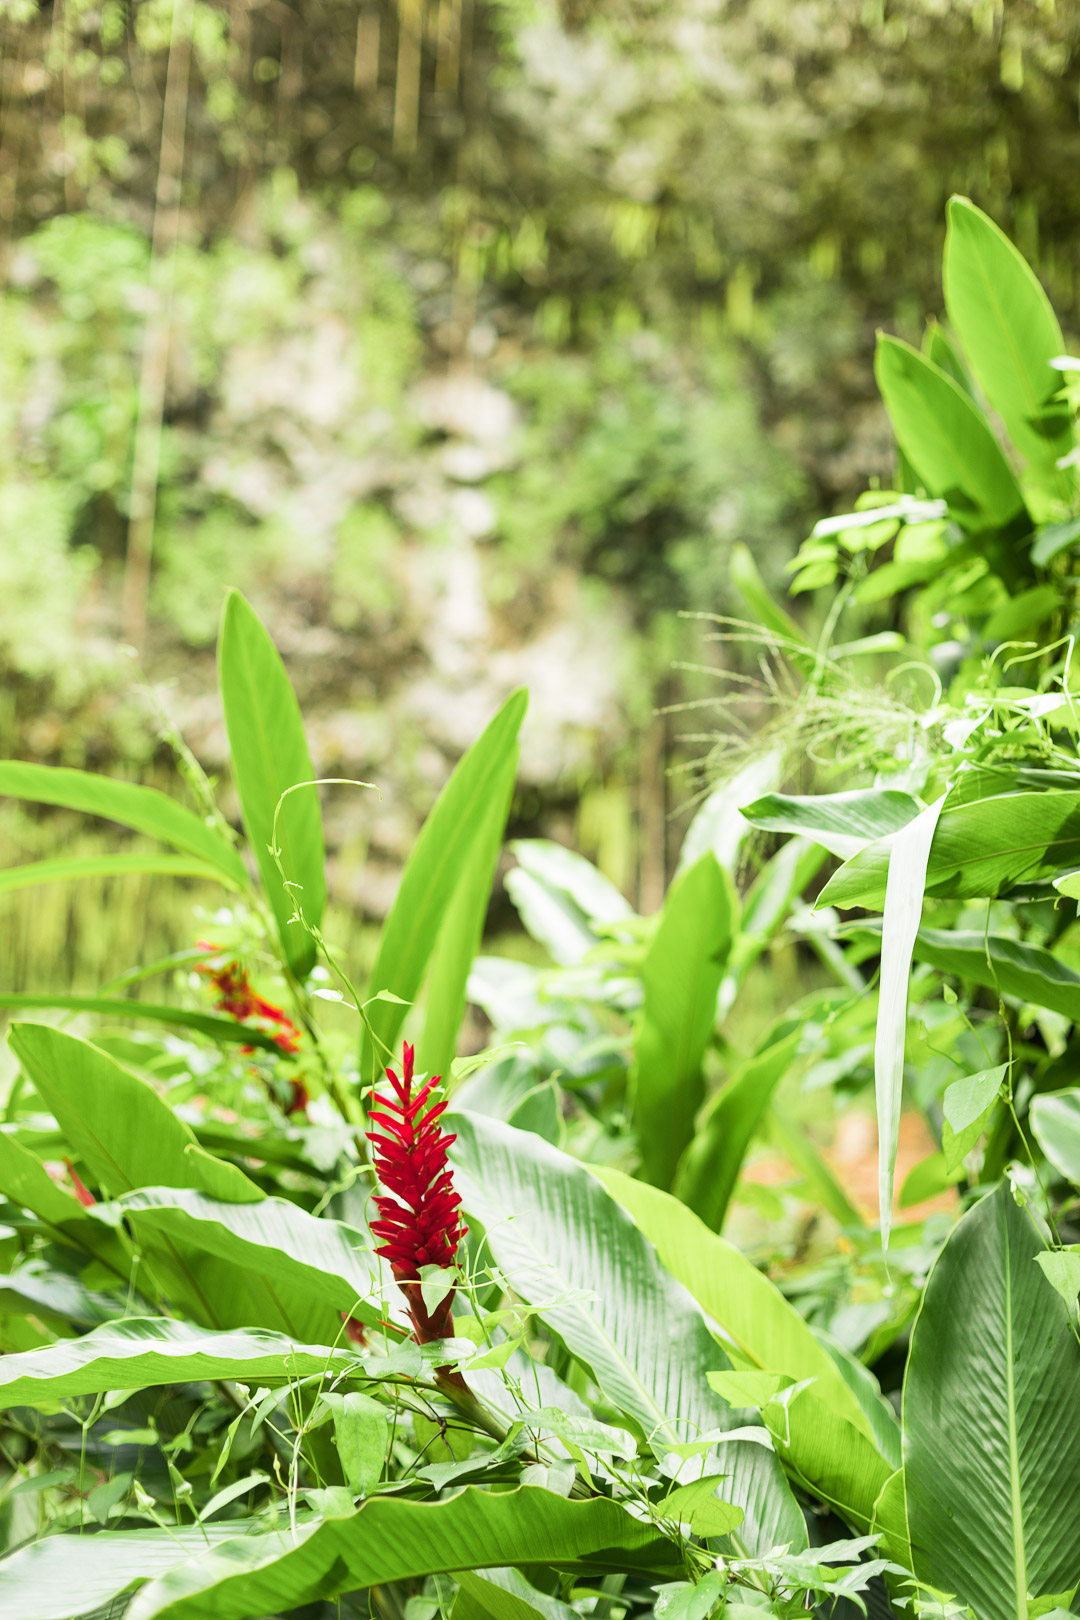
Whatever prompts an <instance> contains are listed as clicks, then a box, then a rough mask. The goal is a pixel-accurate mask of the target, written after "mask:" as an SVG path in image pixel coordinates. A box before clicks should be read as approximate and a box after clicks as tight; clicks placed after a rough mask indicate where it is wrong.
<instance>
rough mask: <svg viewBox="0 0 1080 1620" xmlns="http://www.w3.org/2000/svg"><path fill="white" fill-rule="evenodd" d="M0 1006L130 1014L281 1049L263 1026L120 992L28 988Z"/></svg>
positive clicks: (1, 998) (0, 999)
mask: <svg viewBox="0 0 1080 1620" xmlns="http://www.w3.org/2000/svg"><path fill="white" fill-rule="evenodd" d="M0 1007H3V1008H5V1009H6V1010H8V1011H9V1012H21V1011H27V1012H29V1011H31V1010H33V1009H37V1008H44V1007H56V1008H58V1009H61V1008H62V1009H63V1011H64V1012H88V1013H98V1014H99V1015H100V1016H101V1017H102V1018H108V1019H110V1020H111V1019H114V1018H132V1019H135V1020H136V1022H139V1021H143V1020H144V1021H145V1022H146V1023H148V1024H172V1025H174V1026H175V1027H176V1028H177V1029H191V1030H194V1031H195V1033H196V1034H197V1035H207V1036H209V1037H210V1039H211V1040H215V1041H221V1042H223V1043H224V1044H225V1045H231V1046H236V1045H240V1046H260V1047H262V1049H263V1051H264V1052H280V1050H281V1048H280V1047H279V1046H278V1044H277V1042H276V1041H275V1040H274V1038H273V1036H272V1035H268V1034H267V1033H266V1031H265V1030H263V1029H254V1028H251V1027H250V1026H248V1025H246V1024H238V1023H237V1022H236V1020H235V1019H234V1018H215V1017H214V1015H213V1013H201V1012H191V1011H190V1010H189V1009H188V1008H187V1007H162V1006H158V1005H157V1004H156V1003H155V1002H152V1001H134V1000H127V999H125V998H124V997H121V996H60V995H34V994H33V993H31V992H30V991H14V992H7V993H0Z"/></svg>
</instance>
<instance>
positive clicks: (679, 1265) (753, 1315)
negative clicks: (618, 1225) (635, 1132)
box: [593, 1166, 873, 1439]
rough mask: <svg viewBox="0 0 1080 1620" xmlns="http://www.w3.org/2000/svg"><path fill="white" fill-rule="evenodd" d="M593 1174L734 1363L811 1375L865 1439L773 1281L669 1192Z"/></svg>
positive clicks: (845, 1393) (856, 1412) (601, 1171)
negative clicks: (685, 1292)
mask: <svg viewBox="0 0 1080 1620" xmlns="http://www.w3.org/2000/svg"><path fill="white" fill-rule="evenodd" d="M593 1174H594V1175H596V1176H598V1177H599V1179H600V1180H601V1181H602V1182H603V1183H604V1186H605V1187H606V1188H607V1189H608V1191H609V1192H610V1193H611V1195H612V1197H614V1198H617V1199H618V1201H619V1203H620V1204H621V1205H622V1206H623V1208H624V1209H626V1210H627V1211H628V1212H629V1213H630V1215H631V1216H632V1217H633V1219H634V1222H635V1224H636V1225H637V1226H638V1228H639V1229H640V1230H641V1231H642V1232H643V1233H644V1235H645V1236H646V1237H647V1238H648V1240H649V1242H650V1243H653V1244H655V1246H656V1252H657V1254H658V1255H659V1257H660V1260H661V1262H662V1264H663V1265H664V1266H666V1267H667V1269H668V1271H670V1272H671V1274H672V1276H673V1277H675V1278H677V1280H678V1281H679V1282H681V1283H682V1284H683V1286H684V1287H685V1288H687V1289H689V1291H690V1293H691V1294H692V1295H693V1296H694V1298H695V1299H696V1300H697V1302H698V1304H699V1305H700V1306H701V1308H702V1310H703V1311H704V1312H705V1314H706V1315H707V1316H708V1317H711V1319H712V1320H713V1321H714V1322H715V1323H716V1324H717V1326H718V1327H719V1328H720V1330H721V1333H722V1335H723V1343H724V1345H725V1348H726V1349H727V1350H728V1351H729V1353H730V1355H731V1358H732V1360H733V1362H734V1364H735V1365H736V1366H737V1367H738V1366H746V1367H748V1368H751V1369H757V1370H759V1371H760V1372H764V1373H769V1374H777V1373H779V1374H784V1375H786V1376H787V1377H788V1378H790V1379H792V1380H793V1381H794V1382H795V1383H801V1382H802V1380H803V1379H804V1378H813V1379H814V1380H815V1387H816V1389H817V1391H818V1392H819V1394H820V1395H821V1398H822V1399H823V1400H825V1401H827V1402H828V1404H829V1405H830V1406H831V1407H832V1408H833V1409H834V1410H835V1411H836V1412H838V1413H839V1414H840V1415H841V1416H842V1417H844V1418H845V1419H846V1420H847V1421H848V1422H849V1423H851V1424H852V1425H853V1427H855V1428H856V1429H859V1430H861V1431H862V1432H863V1434H864V1435H865V1436H866V1437H867V1439H872V1438H873V1430H872V1428H871V1425H870V1424H869V1422H868V1421H867V1419H866V1417H865V1415H864V1413H863V1411H862V1408H861V1406H860V1404H859V1402H858V1400H857V1399H856V1397H855V1396H854V1395H853V1394H852V1392H851V1390H850V1389H849V1388H848V1386H847V1384H846V1382H845V1380H844V1379H843V1377H842V1376H841V1374H840V1372H839V1371H838V1370H837V1367H836V1365H835V1363H834V1361H833V1358H832V1357H831V1356H830V1355H829V1352H828V1351H827V1350H826V1349H825V1348H824V1347H823V1346H822V1345H821V1344H819V1342H818V1340H817V1339H816V1338H815V1337H814V1335H813V1333H812V1332H811V1331H810V1329H809V1327H808V1326H807V1325H806V1322H805V1321H804V1320H803V1318H802V1317H801V1316H800V1315H799V1313H798V1311H797V1310H796V1309H795V1307H794V1306H793V1305H789V1304H788V1302H787V1300H786V1299H785V1298H784V1296H783V1294H782V1293H781V1292H780V1290H779V1289H778V1288H777V1287H776V1284H775V1283H773V1282H770V1280H769V1278H768V1277H766V1276H765V1275H764V1273H763V1272H761V1271H759V1270H758V1269H757V1267H756V1266H755V1265H753V1264H752V1263H751V1262H750V1261H749V1260H748V1259H747V1258H746V1256H745V1255H744V1254H743V1253H742V1252H741V1251H740V1250H739V1249H737V1248H736V1247H735V1245H734V1244H733V1243H728V1242H727V1241H726V1239H724V1238H722V1237H717V1235H716V1233H715V1232H710V1231H708V1230H707V1229H706V1228H705V1226H703V1225H702V1223H701V1221H700V1220H699V1219H698V1217H697V1216H696V1215H695V1214H694V1213H693V1211H692V1210H689V1209H687V1207H686V1205H685V1204H682V1203H680V1202H679V1200H678V1199H677V1198H673V1197H672V1196H671V1195H670V1193H665V1192H661V1191H660V1190H659V1188H657V1187H649V1186H647V1185H646V1184H645V1183H644V1182H642V1181H634V1180H632V1179H631V1177H630V1176H626V1175H623V1174H622V1172H621V1171H619V1170H612V1169H608V1168H607V1167H603V1168H601V1167H599V1166H597V1167H594V1169H593ZM734 1376H737V1374H736V1375H734ZM747 1404H748V1403H747Z"/></svg>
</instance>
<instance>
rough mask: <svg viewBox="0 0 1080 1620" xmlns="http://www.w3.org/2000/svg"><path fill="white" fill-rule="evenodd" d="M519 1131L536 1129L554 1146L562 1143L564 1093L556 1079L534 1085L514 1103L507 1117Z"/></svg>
mask: <svg viewBox="0 0 1080 1620" xmlns="http://www.w3.org/2000/svg"><path fill="white" fill-rule="evenodd" d="M507 1123H508V1124H510V1125H513V1126H514V1128H515V1129H516V1130H519V1131H535V1132H536V1134H537V1136H542V1137H543V1138H544V1141H545V1142H550V1143H552V1145H553V1146H554V1147H560V1146H561V1145H562V1138H563V1114H562V1093H561V1092H560V1090H559V1087H558V1085H557V1084H556V1082H555V1081H554V1080H545V1081H544V1083H543V1085H539V1086H533V1087H532V1088H531V1089H530V1090H529V1091H527V1092H526V1093H525V1095H524V1097H522V1098H521V1100H520V1101H519V1102H517V1103H515V1104H514V1107H513V1108H512V1109H511V1111H510V1114H509V1116H508V1119H507Z"/></svg>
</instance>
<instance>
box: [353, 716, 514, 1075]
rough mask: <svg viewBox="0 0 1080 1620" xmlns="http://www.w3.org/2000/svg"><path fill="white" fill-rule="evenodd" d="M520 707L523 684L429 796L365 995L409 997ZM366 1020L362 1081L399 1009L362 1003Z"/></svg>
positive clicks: (491, 792) (497, 790) (394, 1031)
mask: <svg viewBox="0 0 1080 1620" xmlns="http://www.w3.org/2000/svg"><path fill="white" fill-rule="evenodd" d="M527 705H528V694H527V693H526V692H525V691H523V690H522V691H518V692H515V693H513V694H512V696H511V697H509V698H507V700H506V702H505V703H504V704H503V706H502V708H501V709H500V710H499V712H498V714H497V715H496V716H495V718H494V719H493V720H492V721H491V722H490V724H489V725H488V727H487V729H486V730H485V731H484V732H483V733H482V735H481V736H480V737H479V738H478V739H477V740H476V742H474V743H473V745H472V747H471V748H470V749H469V750H468V751H467V753H465V754H464V755H463V757H462V758H461V759H460V760H459V761H458V764H457V766H456V767H455V769H454V771H453V774H452V775H451V777H450V780H449V781H448V782H447V784H446V786H445V787H444V788H443V790H442V792H441V793H440V794H439V797H438V799H437V800H436V801H435V806H434V808H433V809H432V811H431V814H430V815H429V816H428V818H427V820H426V821H425V823H424V825H423V827H422V828H421V830H420V836H419V838H418V839H417V840H416V843H415V845H414V847H413V851H412V854H411V855H410V856H409V859H408V861H407V862H406V865H405V871H404V874H403V876H402V879H401V887H400V888H399V889H398V892H397V896H396V898H395V900H394V904H393V906H392V907H391V908H390V914H389V916H388V917H387V919H386V921H385V923H384V924H383V930H382V935H381V937H380V940H379V951H378V955H377V957H376V959H375V966H374V968H373V969H372V972H371V980H370V983H369V986H368V994H369V995H373V994H375V992H377V991H379V990H392V991H393V992H394V994H395V995H398V996H402V997H403V998H404V999H405V1000H406V1001H408V1002H412V1001H415V1000H416V997H417V993H418V992H419V989H420V985H421V983H422V981H423V978H424V974H425V972H426V970H427V966H428V963H429V961H430V959H431V954H432V951H433V950H434V947H435V941H436V939H437V938H438V935H439V930H440V928H441V926H442V922H443V919H444V917H445V916H446V913H447V911H448V909H449V907H450V904H451V901H452V900H453V897H454V893H455V890H456V888H457V885H458V879H459V877H460V874H461V871H462V866H463V863H464V862H465V861H466V860H467V859H468V858H469V852H470V850H471V849H472V846H473V843H474V841H475V839H476V837H477V834H478V832H480V830H481V829H483V828H484V827H485V826H486V825H487V822H486V819H485V811H486V809H487V808H488V807H489V806H490V804H491V802H492V800H493V799H497V798H498V797H499V796H500V795H501V794H502V793H503V792H504V791H505V780H506V773H507V769H508V766H507V761H508V760H511V759H514V758H516V750H517V735H518V731H519V730H520V728H521V722H522V720H523V719H524V718H525V709H526V707H527ZM368 1018H369V1020H370V1022H371V1027H372V1029H373V1030H374V1032H375V1037H376V1042H375V1045H374V1046H373V1044H372V1041H371V1039H370V1037H369V1036H368V1035H367V1034H365V1036H364V1039H363V1048H362V1053H361V1065H360V1073H361V1075H362V1076H363V1078H364V1079H365V1080H369V1079H371V1078H372V1076H373V1075H374V1073H375V1072H376V1069H377V1068H381V1067H382V1065H383V1063H384V1062H386V1061H389V1057H388V1054H389V1053H390V1052H392V1050H393V1048H394V1045H395V1043H396V1041H397V1037H398V1033H399V1031H400V1029H401V1025H402V1021H403V1018H404V1010H403V1009H402V1008H401V1007H399V1006H397V1005H396V1004H394V1003H389V1002H380V1003H378V1004H377V1005H376V1006H374V1007H371V1008H369V1010H368Z"/></svg>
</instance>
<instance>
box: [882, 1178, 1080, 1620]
mask: <svg viewBox="0 0 1080 1620" xmlns="http://www.w3.org/2000/svg"><path fill="white" fill-rule="evenodd" d="M1044 1252H1045V1245H1044V1243H1043V1241H1042V1238H1041V1237H1040V1235H1039V1233H1038V1231H1037V1230H1036V1228H1035V1226H1034V1224H1033V1223H1032V1221H1031V1219H1030V1217H1029V1216H1028V1215H1027V1214H1026V1213H1024V1212H1023V1211H1022V1210H1020V1209H1018V1208H1017V1206H1016V1203H1015V1201H1014V1200H1013V1197H1012V1195H1011V1193H1010V1191H1009V1188H1008V1187H1007V1186H1005V1185H1001V1186H999V1187H998V1188H997V1190H996V1191H995V1192H994V1193H992V1194H991V1195H990V1196H989V1197H988V1198H985V1199H983V1201H982V1202H981V1203H979V1204H976V1206H975V1207H974V1209H972V1210H970V1211H969V1212H968V1214H967V1215H965V1216H964V1218H963V1220H962V1221H961V1222H960V1223H959V1225H958V1226H957V1227H956V1229H955V1231H954V1232H953V1234H952V1236H951V1237H950V1239H949V1241H948V1242H947V1243H946V1245H945V1248H944V1249H943V1250H942V1252H941V1255H940V1257H939V1259H938V1261H937V1263H936V1265H935V1266H934V1269H933V1271H932V1272H931V1275H930V1280H929V1282H928V1284H927V1288H926V1294H925V1297H924V1300H923V1305H922V1310H921V1311H920V1313H919V1316H918V1319H917V1321H916V1323H915V1327H914V1331H913V1334H912V1342H911V1351H910V1355H909V1359H908V1366H907V1375H906V1378H905V1383H904V1471H905V1481H906V1493H907V1510H908V1524H909V1528H910V1532H911V1550H912V1556H913V1560H914V1564H913V1567H914V1570H915V1573H916V1574H917V1575H918V1576H919V1578H920V1579H921V1580H923V1581H926V1582H928V1583H929V1584H930V1585H932V1586H936V1587H938V1588H939V1589H942V1590H944V1591H947V1592H953V1593H956V1594H957V1595H958V1597H959V1598H960V1600H961V1602H964V1603H970V1604H971V1606H972V1608H973V1609H974V1610H975V1612H976V1614H977V1615H979V1617H980V1620H1025V1616H1026V1615H1027V1594H1028V1593H1029V1592H1030V1593H1041V1592H1061V1591H1064V1590H1065V1589H1066V1588H1068V1587H1072V1586H1076V1585H1077V1584H1080V1490H1078V1488H1077V1486H1078V1482H1080V1426H1078V1425H1077V1423H1076V1421H1075V1418H1076V1411H1077V1408H1078V1405H1080V1344H1078V1343H1077V1340H1076V1338H1075V1336H1074V1334H1073V1331H1072V1329H1071V1328H1070V1324H1069V1318H1068V1314H1067V1312H1066V1310H1065V1307H1064V1305H1063V1304H1062V1302H1061V1300H1060V1299H1059V1298H1058V1296H1057V1294H1056V1293H1055V1292H1054V1289H1053V1288H1052V1287H1051V1286H1050V1284H1049V1283H1048V1282H1047V1279H1046V1277H1045V1276H1044V1275H1043V1273H1042V1271H1041V1270H1040V1268H1039V1266H1038V1265H1036V1264H1035V1260H1036V1258H1037V1256H1038V1255H1040V1254H1042V1253H1044Z"/></svg>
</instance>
